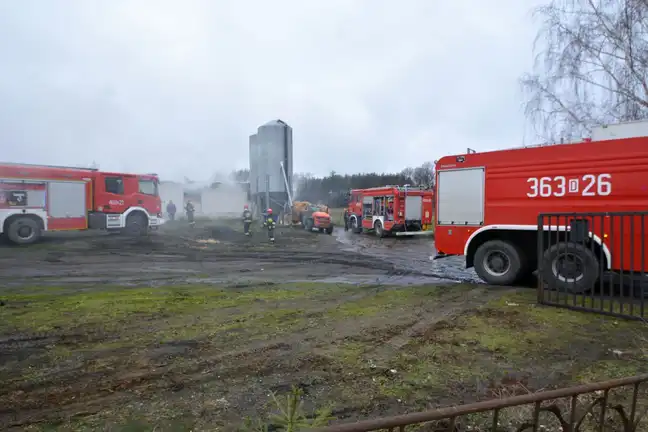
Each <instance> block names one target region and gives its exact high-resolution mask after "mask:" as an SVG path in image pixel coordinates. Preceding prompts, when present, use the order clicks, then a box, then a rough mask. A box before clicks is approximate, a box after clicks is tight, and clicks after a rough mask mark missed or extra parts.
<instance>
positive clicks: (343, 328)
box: [0, 223, 648, 430]
mask: <svg viewBox="0 0 648 432" xmlns="http://www.w3.org/2000/svg"><path fill="white" fill-rule="evenodd" d="M276 237H277V243H276V244H275V245H270V244H268V243H267V239H266V238H265V237H264V236H263V235H262V234H257V235H255V236H253V237H252V238H245V237H243V236H242V233H241V232H240V227H238V226H237V225H231V224H228V223H225V224H224V223H219V224H216V225H215V224H214V223H199V225H198V226H197V227H196V228H195V229H193V230H189V229H187V227H186V226H184V225H182V224H176V225H169V226H166V227H165V228H164V229H163V230H161V232H159V233H155V234H154V235H151V236H150V237H147V238H140V239H125V238H122V237H119V236H108V235H97V234H94V233H88V234H84V235H70V236H67V235H64V236H55V237H52V238H51V239H49V240H48V241H46V242H44V243H43V244H41V245H37V246H34V247H30V248H13V247H0V286H2V287H3V288H2V289H1V290H0V305H1V306H0V382H3V384H4V385H3V387H2V388H1V389H0V428H2V429H4V428H13V429H15V430H23V429H25V428H27V429H30V428H31V429H33V430H38V429H39V428H40V427H41V426H44V425H50V426H54V427H60V428H61V430H98V429H103V428H104V427H106V426H111V425H112V426H114V425H117V426H123V425H125V424H129V425H130V424H131V423H132V422H133V421H135V420H134V419H136V421H137V422H143V423H145V424H146V425H147V426H146V427H148V429H147V428H146V427H144V426H142V427H141V428H139V429H137V428H135V429H133V430H150V428H151V427H157V428H158V430H188V429H189V428H193V429H194V430H221V429H228V428H230V427H233V426H235V425H236V424H238V423H239V422H240V420H241V419H242V418H244V417H245V416H252V417H257V416H259V415H263V413H265V412H266V411H267V408H266V407H265V404H266V403H267V402H268V399H269V398H268V394H269V392H270V391H276V392H280V393H284V392H286V391H287V390H288V389H289V388H290V386H291V385H298V386H299V387H300V388H302V389H304V391H305V392H306V398H307V403H308V404H309V405H310V406H325V405H328V404H332V407H333V412H334V416H335V417H336V418H338V419H340V420H343V419H346V420H349V419H359V418H366V417H368V416H376V415H384V414H395V413H400V412H404V411H406V410H413V409H424V408H426V407H429V406H432V405H437V404H450V403H456V402H461V401H469V400H475V399H479V398H484V397H492V396H493V395H497V394H500V393H501V392H502V391H513V392H515V391H517V390H515V389H516V388H517V389H518V390H519V388H518V387H516V386H519V385H521V386H523V387H524V388H529V389H532V390H533V389H540V388H543V387H547V386H555V385H562V384H565V383H569V382H574V381H583V380H592V379H599V378H608V377H610V375H615V374H616V375H618V374H621V375H627V374H632V373H635V372H637V371H639V370H642V368H645V364H646V360H648V357H647V355H648V352H645V350H643V349H642V348H640V347H638V346H637V345H636V341H637V340H642V339H640V338H646V336H647V335H648V333H647V332H646V331H645V329H644V328H643V327H641V325H636V324H634V323H628V324H626V323H615V322H613V321H612V320H610V319H606V318H601V317H596V316H594V317H592V316H590V315H584V316H583V315H574V314H573V313H571V312H565V311H561V310H557V309H547V310H544V309H538V308H535V307H534V304H533V292H532V291H526V290H516V289H493V288H488V287H486V286H484V285H475V284H468V283H466V282H469V281H472V279H473V278H474V275H472V274H471V272H466V271H464V270H461V267H460V266H459V265H457V263H456V262H454V263H453V262H452V261H445V262H441V261H436V262H434V263H432V262H431V261H430V256H432V255H433V253H434V251H433V245H432V242H431V240H430V239H424V238H419V239H405V240H403V239H383V240H382V241H377V240H376V239H373V238H370V237H364V236H360V237H354V236H353V235H352V234H350V233H344V232H343V231H341V232H339V233H336V234H334V235H333V236H328V235H326V234H317V233H306V232H304V231H303V230H295V229H292V230H290V229H286V230H279V231H278V232H277V235H276ZM453 265H456V267H453ZM442 276H445V277H442ZM421 284H425V285H421ZM565 328H573V329H574V330H573V332H572V333H573V334H571V335H570V336H569V337H566V336H565V334H564V333H565V330H564V329H565ZM512 332H517V333H518V336H519V337H518V338H516V339H515V340H512V338H511V337H510V335H511V334H512ZM628 334H633V335H634V336H633V338H628V337H627V335H628ZM621 335H623V337H621ZM621 340H624V342H620V341H621ZM643 340H646V339H643ZM594 344H595V345H594ZM612 348H614V349H618V350H622V351H623V352H624V353H625V352H626V351H627V352H628V353H629V354H628V355H627V358H626V357H625V354H624V357H623V358H615V357H614V356H613V355H612V354H611V349H612ZM548 371H551V372H548ZM509 388H512V389H513V390H510V389H509ZM498 392H500V393H498ZM138 424H139V423H138ZM178 425H181V426H178Z"/></svg>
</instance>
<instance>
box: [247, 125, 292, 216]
mask: <svg viewBox="0 0 648 432" xmlns="http://www.w3.org/2000/svg"><path fill="white" fill-rule="evenodd" d="M292 188H293V143H292V128H291V127H290V126H288V124H287V123H286V122H284V121H282V120H272V121H270V122H268V123H265V124H263V125H261V126H259V128H258V129H257V133H256V134H254V135H251V136H250V193H251V198H252V202H253V203H254V204H255V208H256V211H257V214H258V213H259V212H263V211H264V210H265V209H267V208H271V209H272V211H273V212H274V213H276V214H279V213H281V212H282V211H284V210H287V209H288V207H289V206H290V202H291V200H292Z"/></svg>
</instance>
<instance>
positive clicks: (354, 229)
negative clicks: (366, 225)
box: [350, 217, 362, 234]
mask: <svg viewBox="0 0 648 432" xmlns="http://www.w3.org/2000/svg"><path fill="white" fill-rule="evenodd" d="M350 223H351V232H353V233H354V234H360V233H361V232H362V228H361V227H360V226H359V225H360V224H359V223H358V218H355V217H353V218H351V220H350Z"/></svg>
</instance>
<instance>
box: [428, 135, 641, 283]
mask: <svg viewBox="0 0 648 432" xmlns="http://www.w3.org/2000/svg"><path fill="white" fill-rule="evenodd" d="M606 131H609V133H608V132H606ZM619 136H621V137H622V138H618V137H619ZM592 137H593V139H587V140H584V141H583V142H579V143H570V144H554V145H544V146H534V147H525V148H514V149H508V150H500V151H490V152H482V153H467V154H460V155H454V156H446V157H443V158H441V159H440V160H438V161H437V162H436V218H435V245H436V249H437V253H438V255H437V257H444V256H448V255H464V256H465V259H466V267H468V268H470V267H474V269H475V271H476V273H477V274H478V275H479V277H480V278H481V279H482V280H484V281H485V282H487V283H489V284H492V285H510V284H514V283H516V282H519V281H521V280H524V279H526V278H527V277H528V276H530V274H531V273H533V272H534V271H535V270H537V269H538V267H539V264H538V263H539V258H541V261H540V263H541V264H540V267H541V268H542V269H543V270H542V275H543V277H544V278H546V279H548V280H549V282H551V281H553V283H554V284H557V285H560V284H561V283H563V284H564V283H565V280H566V279H565V278H567V276H565V275H564V274H563V273H562V271H561V270H558V267H557V264H558V263H559V261H560V260H561V259H565V257H566V256H567V255H570V259H571V260H572V261H571V262H573V263H575V264H573V265H572V267H573V273H574V274H572V275H571V276H569V280H570V281H571V282H572V283H573V285H574V289H573V290H572V292H583V291H586V290H588V289H589V288H588V286H587V285H588V284H589V285H593V284H594V283H595V281H596V280H597V278H598V275H599V274H600V273H601V272H603V271H612V272H621V274H623V272H624V271H626V272H637V273H642V274H643V273H644V272H645V270H646V269H648V253H645V251H644V248H645V242H646V240H647V239H646V236H647V232H646V231H645V229H644V224H645V222H646V210H648V123H644V124H643V125H641V124H636V123H633V124H629V125H627V127H625V128H624V125H623V124H620V125H615V126H614V127H609V128H607V127H606V128H599V129H597V130H595V131H593V133H592ZM613 212H616V213H613ZM561 214H562V215H569V214H571V215H572V216H565V218H566V219H568V220H569V221H571V222H569V223H572V222H573V221H575V220H576V219H578V220H585V219H588V218H589V219H588V220H594V219H593V218H598V219H597V222H595V223H588V224H587V229H586V230H585V234H583V238H584V239H585V241H584V242H585V246H584V247H575V246H574V250H572V251H569V252H566V249H565V248H566V247H567V246H569V245H566V244H565V240H564V238H566V234H562V237H559V234H556V238H557V240H556V241H558V243H557V244H555V245H553V246H549V245H548V244H547V245H546V246H547V247H546V248H545V246H543V244H544V243H545V242H544V241H543V240H542V239H544V238H547V236H551V237H553V236H554V234H551V233H552V230H553V231H556V232H559V231H561V230H562V231H563V232H565V233H566V232H567V231H570V232H571V231H574V230H573V229H572V228H571V226H572V225H569V224H566V225H565V226H563V227H560V226H559V224H557V223H555V222H551V223H549V222H546V221H548V220H550V219H551V217H552V215H561ZM615 214H616V215H617V216H616V217H615ZM588 215H589V216H588ZM559 217H560V216H555V217H554V221H555V220H556V219H555V218H559ZM543 218H544V219H543ZM543 220H544V221H545V222H542V221H543ZM566 222H567V221H566ZM552 224H554V225H555V226H553V225H552ZM539 227H542V234H541V235H539V233H538V231H539ZM640 227H641V228H640ZM631 228H632V229H631ZM613 233H616V234H613ZM608 234H609V235H608ZM570 235H571V234H570ZM552 241H553V240H552ZM539 243H540V244H539ZM546 243H549V242H548V241H547V242H546ZM570 244H571V243H570ZM540 249H542V250H540ZM579 263H580V264H579ZM579 266H580V267H579ZM545 269H548V270H547V271H546V272H545ZM593 281H594V282H593Z"/></svg>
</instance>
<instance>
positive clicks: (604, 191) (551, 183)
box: [527, 174, 612, 198]
mask: <svg viewBox="0 0 648 432" xmlns="http://www.w3.org/2000/svg"><path fill="white" fill-rule="evenodd" d="M611 180H612V175H611V174H599V175H594V174H585V175H583V176H582V177H580V178H571V179H569V180H568V179H567V178H566V177H565V176H555V177H540V178H538V177H529V178H528V179H527V183H530V188H531V192H527V196H528V197H529V198H536V197H542V198H547V197H551V196H553V197H563V196H565V195H566V194H567V193H570V194H578V193H579V192H580V195H581V196H607V195H610V194H611V193H612V182H611ZM581 181H582V182H583V186H584V187H583V189H582V191H581V190H580V182H581Z"/></svg>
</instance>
